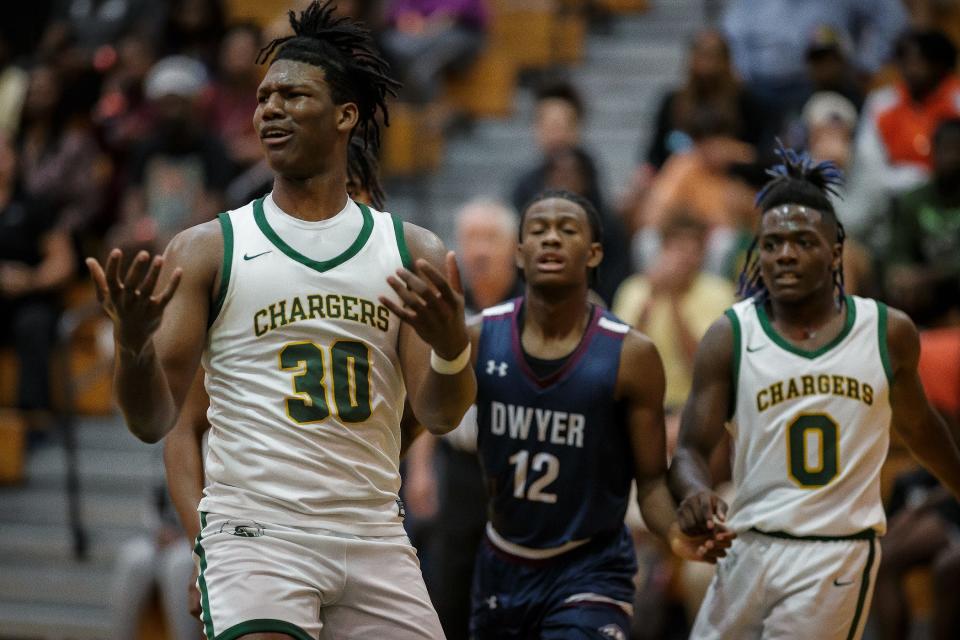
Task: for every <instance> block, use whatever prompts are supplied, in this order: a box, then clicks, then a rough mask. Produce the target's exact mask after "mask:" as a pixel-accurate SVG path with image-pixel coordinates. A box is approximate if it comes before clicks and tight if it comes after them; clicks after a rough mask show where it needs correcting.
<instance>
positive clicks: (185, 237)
mask: <svg viewBox="0 0 960 640" xmlns="http://www.w3.org/2000/svg"><path fill="white" fill-rule="evenodd" d="M222 254H223V238H222V236H221V233H220V227H219V224H218V223H217V222H216V221H212V222H208V223H205V224H203V225H200V226H198V227H193V228H191V229H187V230H186V231H183V232H181V233H180V234H178V235H177V236H176V237H175V238H174V239H173V240H172V241H171V242H170V245H169V246H168V247H167V250H166V252H165V253H164V255H163V256H162V257H161V256H155V257H154V258H153V259H151V258H150V255H149V254H148V253H147V252H146V251H142V252H140V253H139V254H138V255H137V256H136V257H135V258H134V260H133V262H132V264H131V265H130V268H129V269H128V270H127V273H126V274H125V275H123V276H122V275H121V274H120V264H121V261H122V258H123V255H122V253H121V251H120V250H119V249H114V250H113V251H111V252H110V256H109V257H108V258H107V262H106V265H105V266H104V267H101V266H100V264H99V263H98V262H97V261H96V260H94V259H93V258H88V259H87V265H88V267H89V268H90V272H91V276H92V277H93V280H94V283H95V284H96V288H97V297H98V298H99V300H100V302H101V304H102V305H103V307H104V310H105V311H106V312H107V314H108V315H109V316H110V319H111V320H112V321H113V329H114V331H113V335H114V350H115V356H114V389H115V391H116V394H117V400H118V403H119V405H120V409H121V410H122V411H123V415H124V419H125V420H126V423H127V427H128V428H129V429H130V431H131V432H132V433H133V434H134V435H135V436H137V437H138V438H139V439H141V440H143V441H144V442H157V441H159V440H160V439H161V438H163V436H164V435H166V434H167V432H168V431H170V429H171V428H172V427H173V424H174V422H175V421H176V418H177V414H178V412H179V407H180V405H181V404H182V403H183V399H184V397H185V396H186V393H187V390H188V389H189V388H190V383H191V381H192V380H193V376H194V373H196V371H197V366H198V365H199V363H200V354H201V352H202V350H203V344H204V339H205V336H206V329H207V317H208V315H209V311H210V297H211V291H212V289H213V286H214V282H215V277H216V274H217V271H218V270H219V266H220V260H221V256H222Z"/></svg>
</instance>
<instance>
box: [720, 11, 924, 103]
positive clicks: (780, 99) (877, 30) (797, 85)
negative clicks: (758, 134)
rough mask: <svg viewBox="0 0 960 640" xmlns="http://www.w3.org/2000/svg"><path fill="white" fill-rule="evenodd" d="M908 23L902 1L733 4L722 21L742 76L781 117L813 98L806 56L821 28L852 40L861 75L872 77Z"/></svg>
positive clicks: (857, 67)
mask: <svg viewBox="0 0 960 640" xmlns="http://www.w3.org/2000/svg"><path fill="white" fill-rule="evenodd" d="M906 24H907V12H906V10H905V9H904V7H903V3H902V1H901V0H871V1H870V2H863V1H862V0H807V1H804V2H797V1H796V0H732V1H731V2H728V3H727V7H726V10H725V13H724V16H723V18H722V25H723V31H724V33H725V34H726V36H727V39H728V41H729V42H730V49H731V51H732V52H733V61H734V65H735V66H736V69H737V71H738V72H739V74H740V77H742V78H743V79H744V80H745V81H746V83H747V86H748V87H750V89H751V90H752V91H753V92H754V94H755V95H757V97H758V98H760V100H761V101H762V102H763V103H764V104H765V105H766V106H767V108H768V109H770V110H771V111H773V112H779V113H782V114H789V113H791V112H796V111H797V110H799V108H800V106H801V105H802V104H803V102H804V100H805V99H806V97H807V96H808V95H809V94H810V87H809V85H808V83H807V70H806V68H805V55H804V53H805V52H806V49H807V46H808V43H809V42H810V38H811V36H812V35H813V34H814V33H815V30H816V29H817V28H819V27H821V26H822V25H830V26H831V27H833V28H834V29H836V30H837V31H838V32H841V33H845V34H849V35H850V36H852V41H853V47H852V49H853V51H852V58H853V64H854V67H855V68H856V72H857V73H859V74H863V75H866V76H868V77H869V76H870V75H872V74H874V73H876V72H877V71H878V70H879V69H880V67H881V65H883V64H884V63H885V62H886V61H887V59H888V58H889V54H890V50H891V48H892V43H893V42H894V40H895V39H896V37H897V35H898V34H899V33H900V30H901V29H903V27H904V25H906Z"/></svg>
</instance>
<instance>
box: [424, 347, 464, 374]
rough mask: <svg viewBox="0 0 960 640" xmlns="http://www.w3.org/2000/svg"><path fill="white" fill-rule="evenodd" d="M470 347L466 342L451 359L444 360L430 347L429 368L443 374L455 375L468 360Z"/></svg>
mask: <svg viewBox="0 0 960 640" xmlns="http://www.w3.org/2000/svg"><path fill="white" fill-rule="evenodd" d="M470 349H471V345H470V343H469V342H467V346H466V347H464V348H463V351H461V352H460V355H458V356H457V357H456V358H454V359H453V360H444V359H443V358H441V357H440V356H438V355H437V352H436V351H434V350H433V349H430V368H431V369H433V370H434V371H436V372H437V373H439V374H440V375H443V376H455V375H457V374H458V373H460V372H461V371H463V370H464V369H465V368H466V366H467V364H468V363H469V362H470Z"/></svg>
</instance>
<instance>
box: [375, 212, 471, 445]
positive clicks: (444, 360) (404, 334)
mask: <svg viewBox="0 0 960 640" xmlns="http://www.w3.org/2000/svg"><path fill="white" fill-rule="evenodd" d="M404 235H405V238H406V241H407V246H408V247H409V249H410V255H411V257H412V258H413V262H414V270H413V271H408V270H407V269H400V270H399V271H398V272H397V275H396V276H392V277H390V278H388V282H389V283H390V286H391V287H392V288H393V290H394V291H395V292H396V294H397V296H398V297H399V298H400V301H399V303H398V302H396V301H394V300H391V299H389V298H385V297H381V298H380V302H381V303H382V304H384V305H386V306H387V307H388V308H389V309H390V310H391V311H392V312H393V313H394V314H396V315H397V316H398V317H399V318H400V319H401V320H403V324H402V325H401V327H400V338H399V342H400V345H399V352H400V367H401V369H402V370H403V378H404V381H405V382H406V385H407V390H408V393H409V396H408V397H409V400H410V406H411V408H412V409H413V413H414V415H416V416H417V419H418V420H419V421H420V423H421V424H422V425H423V426H424V427H426V429H427V431H429V432H430V433H433V434H438V435H439V434H444V433H447V432H448V431H451V430H452V429H453V428H454V427H456V426H457V425H458V424H460V420H461V419H462V418H463V414H464V413H466V411H467V409H468V408H469V407H470V404H471V403H472V402H473V399H474V396H475V395H476V388H477V381H476V378H475V376H474V373H473V367H472V366H470V363H471V361H470V358H469V354H468V357H467V358H466V360H465V361H463V358H464V354H467V353H468V351H467V350H468V348H469V345H470V340H469V337H468V335H467V328H466V324H465V322H464V309H463V295H462V294H461V293H460V277H459V273H458V272H457V267H456V260H455V258H454V256H453V253H452V252H450V253H448V252H447V251H446V248H445V247H444V246H443V243H442V242H441V241H440V239H439V238H437V236H435V235H434V234H432V233H430V232H429V231H427V230H426V229H423V228H421V227H417V226H415V225H411V224H404ZM431 351H433V353H434V354H436V356H435V357H434V358H431ZM435 362H437V363H438V366H437V367H435V366H434V363H435ZM461 365H462V366H461ZM438 369H439V370H438Z"/></svg>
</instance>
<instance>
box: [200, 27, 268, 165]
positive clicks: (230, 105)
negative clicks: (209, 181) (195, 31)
mask: <svg viewBox="0 0 960 640" xmlns="http://www.w3.org/2000/svg"><path fill="white" fill-rule="evenodd" d="M260 45H261V42H260V29H259V28H258V27H257V26H256V25H254V24H238V25H235V26H233V27H231V28H230V29H229V30H228V31H227V34H226V35H225V36H224V38H223V42H222V43H221V45H220V57H219V65H218V77H217V80H216V81H215V82H214V83H213V85H212V86H211V88H210V91H209V92H207V96H206V100H207V103H206V109H207V110H208V112H209V113H208V115H209V118H210V124H211V125H212V129H213V131H214V132H215V133H216V134H217V135H218V136H219V137H220V139H221V140H222V141H223V142H224V144H225V145H226V146H227V152H228V153H229V155H230V160H231V162H232V163H233V167H234V171H235V172H237V173H239V172H241V171H243V170H245V169H247V168H249V167H250V166H251V165H253V164H255V163H256V162H257V161H258V160H260V159H261V158H263V148H262V147H261V146H260V137H259V136H258V135H257V132H256V131H254V129H253V112H254V111H256V109H257V86H258V85H259V84H260V78H261V75H262V70H261V69H260V67H259V66H258V65H257V62H256V60H257V54H258V53H259V51H260Z"/></svg>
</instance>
